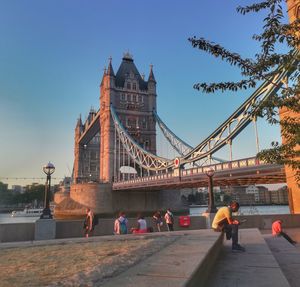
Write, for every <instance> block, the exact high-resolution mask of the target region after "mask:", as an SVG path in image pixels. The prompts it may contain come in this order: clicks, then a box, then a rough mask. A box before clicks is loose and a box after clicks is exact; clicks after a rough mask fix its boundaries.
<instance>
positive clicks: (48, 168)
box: [40, 162, 55, 219]
mask: <svg viewBox="0 0 300 287" xmlns="http://www.w3.org/2000/svg"><path fill="white" fill-rule="evenodd" d="M43 171H44V173H45V174H46V175H47V180H46V184H45V202H44V209H43V213H42V215H41V217H40V218H41V219H52V214H51V210H50V182H51V174H53V173H54V171H55V167H54V165H53V164H52V163H51V162H48V164H47V165H45V166H43Z"/></svg>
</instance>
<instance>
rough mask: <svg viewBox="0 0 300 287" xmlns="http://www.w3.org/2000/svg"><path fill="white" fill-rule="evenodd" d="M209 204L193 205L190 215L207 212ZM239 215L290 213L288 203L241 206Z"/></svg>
mask: <svg viewBox="0 0 300 287" xmlns="http://www.w3.org/2000/svg"><path fill="white" fill-rule="evenodd" d="M206 209H207V206H201V207H191V208H190V215H191V216H197V215H201V214H202V213H203V212H205V211H206ZM238 214H239V215H254V214H258V215H263V214H290V209H289V206H288V205H261V206H253V205H252V206H240V209H239V212H238Z"/></svg>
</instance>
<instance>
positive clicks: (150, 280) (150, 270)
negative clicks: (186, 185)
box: [102, 230, 223, 287]
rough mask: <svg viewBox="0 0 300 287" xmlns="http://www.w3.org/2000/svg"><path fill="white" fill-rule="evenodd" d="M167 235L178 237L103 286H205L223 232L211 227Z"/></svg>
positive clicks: (220, 244) (216, 255)
mask: <svg viewBox="0 0 300 287" xmlns="http://www.w3.org/2000/svg"><path fill="white" fill-rule="evenodd" d="M163 234H164V233H160V234H158V233H157V234H156V235H157V236H162V235H163ZM168 235H169V236H180V237H179V238H178V239H177V240H176V241H175V242H173V243H172V244H170V245H168V246H167V247H166V248H165V249H163V250H160V252H158V253H155V254H153V255H152V256H150V257H149V258H147V259H146V260H144V261H142V262H140V263H139V264H137V265H135V266H133V267H132V268H129V269H128V270H127V271H125V272H123V273H122V274H120V275H119V276H117V277H115V278H112V279H110V280H109V281H107V282H106V283H105V284H103V285H102V286H122V287H127V286H143V287H147V286H149V287H150V286H151V287H153V286H164V287H168V286H170V287H176V286H205V281H206V279H207V277H208V274H209V272H210V269H211V267H212V266H213V264H214V263H215V260H216V259H217V257H218V255H219V250H220V248H221V246H222V238H223V235H222V234H221V233H217V232H214V231H212V230H198V231H186V232H180V231H179V232H172V233H168Z"/></svg>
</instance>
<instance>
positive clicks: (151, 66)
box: [148, 64, 156, 83]
mask: <svg viewBox="0 0 300 287" xmlns="http://www.w3.org/2000/svg"><path fill="white" fill-rule="evenodd" d="M150 81H151V82H154V83H156V81H155V77H154V74H153V65H152V64H151V65H150V74H149V78H148V82H150Z"/></svg>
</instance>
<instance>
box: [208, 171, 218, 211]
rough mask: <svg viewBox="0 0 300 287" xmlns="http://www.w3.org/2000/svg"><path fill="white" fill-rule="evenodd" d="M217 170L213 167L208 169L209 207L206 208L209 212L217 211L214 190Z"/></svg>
mask: <svg viewBox="0 0 300 287" xmlns="http://www.w3.org/2000/svg"><path fill="white" fill-rule="evenodd" d="M214 174H215V171H214V169H213V168H211V169H209V170H208V171H206V175H207V177H208V208H207V210H206V212H207V213H216V212H217V208H216V207H215V199H214V192H213V176H214Z"/></svg>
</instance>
